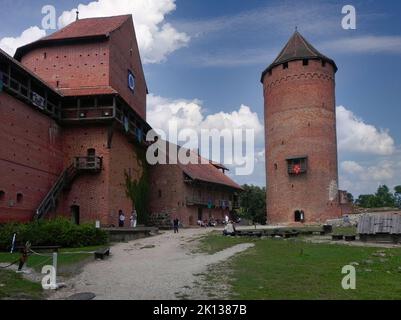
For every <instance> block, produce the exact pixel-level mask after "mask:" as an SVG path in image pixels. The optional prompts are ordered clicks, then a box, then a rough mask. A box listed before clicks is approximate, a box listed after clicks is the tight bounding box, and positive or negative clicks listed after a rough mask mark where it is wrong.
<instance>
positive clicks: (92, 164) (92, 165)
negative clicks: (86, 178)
mask: <svg viewBox="0 0 401 320" xmlns="http://www.w3.org/2000/svg"><path fill="white" fill-rule="evenodd" d="M101 170H102V158H100V157H96V156H92V157H76V158H75V160H74V163H73V164H72V165H71V166H69V167H68V168H67V169H65V170H64V171H63V173H62V174H61V175H60V177H59V178H58V179H57V181H56V183H55V184H54V185H53V187H52V188H51V189H50V191H49V192H48V193H47V195H46V197H45V198H44V199H43V201H42V202H41V204H40V205H39V207H38V209H37V210H36V214H35V219H36V220H39V219H43V218H44V217H45V216H46V215H47V214H48V213H49V212H51V211H53V210H55V209H56V208H57V200H58V199H59V197H60V195H61V193H62V191H63V190H65V189H66V188H68V187H69V186H70V185H71V184H72V182H73V181H74V179H75V177H76V176H77V175H79V174H81V173H98V172H100V171H101Z"/></svg>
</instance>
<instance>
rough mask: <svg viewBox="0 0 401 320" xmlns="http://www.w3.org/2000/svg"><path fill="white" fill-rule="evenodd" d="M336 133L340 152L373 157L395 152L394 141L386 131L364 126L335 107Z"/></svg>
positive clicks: (364, 124) (349, 113)
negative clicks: (372, 155) (371, 155)
mask: <svg viewBox="0 0 401 320" xmlns="http://www.w3.org/2000/svg"><path fill="white" fill-rule="evenodd" d="M337 131H338V147H339V150H340V151H348V152H353V153H365V154H374V155H391V154H393V153H394V152H395V146H394V139H393V138H392V137H391V136H390V134H389V132H388V130H384V129H377V128H376V127H375V126H373V125H370V124H366V123H365V122H364V121H363V120H362V119H359V118H358V117H357V116H355V115H354V114H353V113H352V111H350V110H347V109H346V108H345V107H343V106H339V107H337Z"/></svg>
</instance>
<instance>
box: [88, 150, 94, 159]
mask: <svg viewBox="0 0 401 320" xmlns="http://www.w3.org/2000/svg"><path fill="white" fill-rule="evenodd" d="M87 154H88V158H94V157H96V149H93V148H91V149H88V151H87Z"/></svg>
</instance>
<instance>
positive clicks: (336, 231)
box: [333, 226, 357, 236]
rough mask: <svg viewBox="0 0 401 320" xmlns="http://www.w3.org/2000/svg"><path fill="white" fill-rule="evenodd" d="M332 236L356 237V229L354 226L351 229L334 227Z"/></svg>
mask: <svg viewBox="0 0 401 320" xmlns="http://www.w3.org/2000/svg"><path fill="white" fill-rule="evenodd" d="M333 234H335V235H344V236H355V235H357V228H356V227H354V226H351V227H334V228H333Z"/></svg>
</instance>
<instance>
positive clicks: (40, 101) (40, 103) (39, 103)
mask: <svg viewBox="0 0 401 320" xmlns="http://www.w3.org/2000/svg"><path fill="white" fill-rule="evenodd" d="M32 103H33V105H34V106H36V107H38V108H40V109H42V110H43V109H44V108H45V104H46V100H45V98H43V97H42V96H41V95H39V94H37V93H36V92H32Z"/></svg>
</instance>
